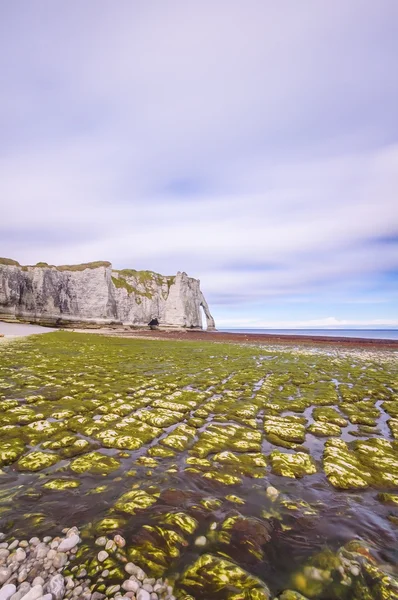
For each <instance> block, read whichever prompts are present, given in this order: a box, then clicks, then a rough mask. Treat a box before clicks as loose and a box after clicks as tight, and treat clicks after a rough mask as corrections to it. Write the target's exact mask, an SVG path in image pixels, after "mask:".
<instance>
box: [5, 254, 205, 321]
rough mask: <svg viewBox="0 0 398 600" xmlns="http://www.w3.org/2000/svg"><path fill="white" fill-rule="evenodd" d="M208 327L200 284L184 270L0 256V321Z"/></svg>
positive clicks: (105, 262)
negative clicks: (29, 262) (26, 261)
mask: <svg viewBox="0 0 398 600" xmlns="http://www.w3.org/2000/svg"><path fill="white" fill-rule="evenodd" d="M202 309H203V313H204V316H205V318H206V322H207V329H208V330H214V329H215V323H214V319H213V317H212V315H211V313H210V310H209V307H208V304H207V302H206V299H205V297H204V296H203V293H202V291H201V289H200V281H199V280H198V279H194V278H192V277H188V275H187V274H186V273H184V272H178V273H177V274H176V275H173V276H164V275H160V274H159V273H155V272H153V271H136V270H134V269H123V270H116V269H113V268H112V265H111V263H110V262H107V261H97V262H91V263H84V264H80V265H61V266H54V265H49V264H47V263H44V262H40V263H37V264H36V265H32V266H22V265H20V264H19V263H18V262H17V261H16V260H12V259H9V258H0V319H3V320H22V321H25V322H29V323H39V324H41V325H48V326H56V327H85V328H92V327H94V328H95V327H101V326H109V325H115V326H120V325H124V326H130V327H137V328H140V327H147V326H148V325H151V326H154V327H158V326H159V327H162V328H169V329H202Z"/></svg>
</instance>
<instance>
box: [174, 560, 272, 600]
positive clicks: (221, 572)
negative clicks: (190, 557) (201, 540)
mask: <svg viewBox="0 0 398 600" xmlns="http://www.w3.org/2000/svg"><path fill="white" fill-rule="evenodd" d="M179 587H181V588H182V589H184V590H186V591H188V592H189V593H191V594H192V595H193V596H194V597H195V598H197V599H202V598H203V599H204V598H215V597H217V598H220V599H222V600H224V599H225V600H238V598H250V599H252V600H269V599H270V598H271V594H270V591H269V589H268V588H267V586H266V585H265V583H263V582H262V581H261V580H260V579H257V578H256V577H253V576H252V575H250V574H249V573H247V572H246V571H244V570H243V569H242V568H241V567H239V566H238V565H236V564H235V563H233V562H231V561H228V560H226V559H223V558H220V557H218V556H213V555H211V554H203V555H202V556H200V557H199V558H198V559H197V561H196V562H195V563H194V564H193V565H191V566H189V567H188V568H187V569H186V571H185V572H184V573H183V575H182V578H181V580H180V582H179Z"/></svg>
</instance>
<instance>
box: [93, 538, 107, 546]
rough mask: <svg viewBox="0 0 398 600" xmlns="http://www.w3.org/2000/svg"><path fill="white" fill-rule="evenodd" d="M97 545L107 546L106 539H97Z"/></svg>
mask: <svg viewBox="0 0 398 600" xmlns="http://www.w3.org/2000/svg"><path fill="white" fill-rule="evenodd" d="M95 543H96V544H97V546H105V544H106V537H104V536H101V537H99V538H97V539H96V540H95Z"/></svg>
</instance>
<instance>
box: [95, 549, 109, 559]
mask: <svg viewBox="0 0 398 600" xmlns="http://www.w3.org/2000/svg"><path fill="white" fill-rule="evenodd" d="M108 556H109V554H108V553H107V552H106V551H105V550H101V551H100V552H98V554H97V558H98V560H99V562H104V560H106V559H107V558H108Z"/></svg>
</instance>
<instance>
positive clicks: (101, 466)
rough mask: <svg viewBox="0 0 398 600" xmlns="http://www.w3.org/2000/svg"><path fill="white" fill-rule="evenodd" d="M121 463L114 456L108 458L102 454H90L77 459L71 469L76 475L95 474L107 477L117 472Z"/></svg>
mask: <svg viewBox="0 0 398 600" xmlns="http://www.w3.org/2000/svg"><path fill="white" fill-rule="evenodd" d="M119 466H120V463H119V461H118V460H116V458H113V457H112V456H106V455H105V454H101V453H100V452H89V453H88V454H84V455H83V456H79V457H78V458H75V459H74V460H73V461H72V462H71V464H70V468H71V469H72V471H75V473H80V474H81V473H93V474H98V475H106V474H108V473H111V472H112V471H116V469H118V468H119Z"/></svg>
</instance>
